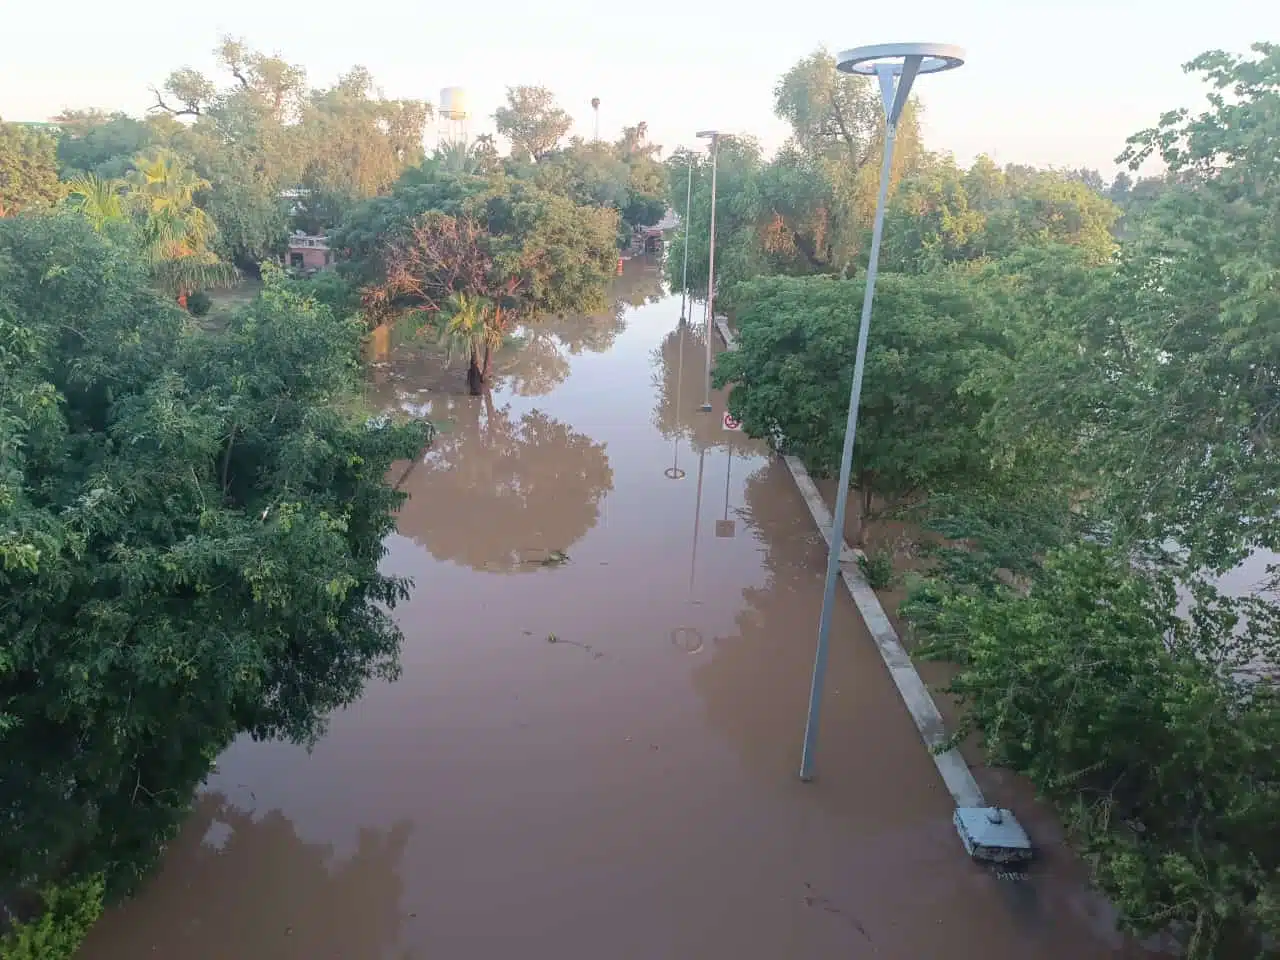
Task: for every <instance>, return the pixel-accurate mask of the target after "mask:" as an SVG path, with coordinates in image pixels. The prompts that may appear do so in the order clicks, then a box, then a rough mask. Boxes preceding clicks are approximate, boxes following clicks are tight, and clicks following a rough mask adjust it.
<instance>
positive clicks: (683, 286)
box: [680, 150, 693, 343]
mask: <svg viewBox="0 0 1280 960" xmlns="http://www.w3.org/2000/svg"><path fill="white" fill-rule="evenodd" d="M692 204H693V151H692V150H690V151H689V183H688V185H687V186H686V187H685V190H684V276H683V277H682V278H681V280H680V322H681V323H683V322H684V321H685V320H686V319H688V317H687V316H686V314H685V310H684V305H685V295H686V294H687V293H688V292H689V223H690V221H689V214H690V213H691V212H692ZM682 343H683V341H682Z"/></svg>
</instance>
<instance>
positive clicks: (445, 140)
mask: <svg viewBox="0 0 1280 960" xmlns="http://www.w3.org/2000/svg"><path fill="white" fill-rule="evenodd" d="M470 120H471V112H470V110H469V109H468V106H467V91H466V90H464V89H463V88H462V87H445V88H444V89H442V90H441V91H440V107H439V109H438V110H437V111H436V124H437V127H436V131H437V137H436V146H438V147H444V146H445V145H446V144H449V143H463V144H465V143H467V142H468V139H469V138H468V135H467V134H468V130H467V127H468V124H469V122H470Z"/></svg>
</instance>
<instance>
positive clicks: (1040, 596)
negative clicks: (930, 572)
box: [904, 544, 1280, 960]
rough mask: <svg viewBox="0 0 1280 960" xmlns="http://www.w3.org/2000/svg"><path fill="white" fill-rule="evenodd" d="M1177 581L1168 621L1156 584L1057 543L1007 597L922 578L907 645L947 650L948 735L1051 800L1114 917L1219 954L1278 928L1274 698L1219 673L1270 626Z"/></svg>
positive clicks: (1230, 673)
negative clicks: (953, 716)
mask: <svg viewBox="0 0 1280 960" xmlns="http://www.w3.org/2000/svg"><path fill="white" fill-rule="evenodd" d="M1194 592H1195V602H1194V606H1193V610H1192V614H1191V615H1190V616H1189V617H1187V618H1185V619H1184V618H1180V617H1179V616H1178V610H1177V608H1178V596H1177V592H1176V590H1175V587H1174V584H1173V581H1172V580H1170V579H1169V578H1167V577H1163V576H1160V575H1155V574H1144V573H1140V572H1138V571H1135V570H1134V569H1133V567H1132V566H1131V565H1130V564H1129V562H1128V561H1127V560H1126V559H1124V558H1122V557H1117V556H1115V555H1113V554H1111V553H1108V552H1107V551H1106V550H1104V549H1103V548H1101V547H1099V546H1096V545H1084V544H1081V545H1075V546H1072V547H1069V548H1066V549H1064V550H1061V551H1057V552H1054V553H1052V554H1050V555H1049V557H1048V558H1047V560H1046V562H1045V565H1044V567H1043V570H1042V571H1041V572H1040V574H1039V576H1038V578H1037V580H1036V582H1035V584H1034V585H1033V586H1032V587H1031V589H1030V590H1029V591H1028V592H1026V593H1025V594H1024V593H1021V592H1017V591H1014V590H1011V589H1007V588H1004V589H998V590H993V591H987V592H976V591H972V590H954V589H951V590H949V589H947V588H946V587H945V585H940V584H938V583H936V582H934V583H931V584H928V585H927V586H926V588H925V590H924V596H923V597H922V598H921V599H922V600H923V607H924V609H925V610H926V611H927V612H928V617H927V623H928V626H927V629H926V630H925V636H926V639H927V643H926V644H925V646H924V648H923V652H924V655H926V656H934V657H946V658H948V659H951V660H954V661H956V662H958V663H960V664H962V668H961V670H960V672H959V674H958V675H957V676H956V678H955V680H954V681H953V683H952V685H951V690H952V691H953V692H954V693H956V694H957V695H958V696H959V697H960V699H961V700H962V701H963V702H964V703H965V704H966V705H967V708H968V709H967V711H966V713H965V716H964V720H963V722H962V724H961V726H960V728H959V729H958V730H957V732H956V739H957V740H959V739H960V738H962V737H963V736H965V735H966V734H967V733H968V732H970V731H972V730H978V731H980V732H981V733H982V735H983V737H984V740H985V745H986V748H987V750H988V751H989V752H990V755H991V758H992V760H993V761H994V762H995V763H997V764H1001V765H1004V766H1008V767H1010V768H1012V769H1014V770H1016V771H1018V772H1019V773H1023V774H1025V775H1026V776H1028V777H1029V778H1030V779H1031V781H1032V782H1033V783H1034V784H1035V786H1036V787H1037V788H1038V790H1039V791H1040V792H1041V793H1042V794H1043V795H1045V796H1046V797H1048V798H1049V799H1051V800H1052V801H1053V802H1054V803H1055V804H1056V805H1057V807H1058V809H1059V811H1060V812H1061V813H1062V815H1063V817H1064V819H1065V820H1066V822H1067V825H1068V827H1069V828H1070V829H1071V830H1072V832H1073V834H1074V836H1075V839H1076V841H1077V844H1078V847H1079V849H1080V850H1081V851H1082V853H1083V854H1084V855H1085V856H1086V858H1087V860H1088V861H1089V862H1090V863H1091V865H1092V868H1093V873H1094V877H1095V880H1096V882H1097V883H1098V885H1099V886H1100V887H1101V888H1102V889H1103V890H1104V891H1105V892H1106V893H1107V894H1108V895H1110V896H1111V898H1112V899H1113V900H1114V902H1115V903H1116V905H1117V907H1118V908H1119V910H1120V913H1121V918H1122V922H1123V924H1124V925H1125V926H1126V927H1127V928H1129V929H1131V930H1133V931H1136V932H1137V933H1140V934H1151V933H1155V932H1158V931H1161V930H1164V929H1170V930H1172V932H1173V933H1174V934H1175V935H1176V936H1178V938H1179V939H1180V940H1181V941H1182V942H1183V943H1184V944H1185V946H1186V948H1187V956H1188V957H1190V958H1193V960H1196V958H1209V957H1221V958H1224V960H1225V958H1236V957H1243V956H1247V955H1256V954H1255V953H1247V952H1246V950H1257V949H1259V944H1260V943H1261V941H1262V937H1263V936H1264V935H1265V934H1267V933H1269V934H1270V935H1271V936H1272V937H1274V936H1275V935H1276V933H1277V932H1280V837H1278V835H1277V833H1276V824H1277V823H1280V762H1278V761H1280V699H1278V698H1277V694H1276V691H1275V690H1274V689H1270V688H1267V687H1261V686H1259V687H1253V688H1249V687H1246V686H1243V685H1242V684H1241V683H1240V682H1239V681H1237V680H1236V679H1235V671H1236V670H1237V669H1238V668H1239V667H1240V666H1241V665H1242V664H1243V663H1245V662H1246V661H1248V660H1250V659H1251V658H1254V657H1257V656H1259V655H1264V656H1266V655H1269V656H1271V657H1274V656H1275V653H1276V650H1275V646H1276V644H1275V641H1274V640H1273V639H1269V638H1273V637H1275V635H1276V634H1275V622H1274V616H1273V615H1272V614H1271V613H1270V612H1269V611H1267V610H1266V609H1265V608H1263V607H1262V605H1260V604H1259V603H1257V602H1254V601H1228V600H1226V599H1224V598H1221V597H1218V596H1217V595H1216V594H1214V592H1213V591H1212V590H1211V589H1209V588H1207V587H1206V586H1205V585H1203V584H1198V585H1195V587H1194ZM904 612H905V613H907V615H908V616H909V617H910V616H911V615H912V607H911V606H910V605H909V606H908V607H906V608H904ZM1242 614H1246V615H1247V617H1248V620H1247V626H1246V625H1244V623H1243V622H1242V620H1241V615H1242Z"/></svg>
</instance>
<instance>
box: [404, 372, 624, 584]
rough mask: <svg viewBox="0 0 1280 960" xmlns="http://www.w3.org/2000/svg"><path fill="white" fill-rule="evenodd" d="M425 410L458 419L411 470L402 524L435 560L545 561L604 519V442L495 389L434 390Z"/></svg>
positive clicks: (609, 474) (525, 564)
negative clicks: (463, 393)
mask: <svg viewBox="0 0 1280 960" xmlns="http://www.w3.org/2000/svg"><path fill="white" fill-rule="evenodd" d="M426 416H428V417H430V419H432V420H433V421H435V422H437V423H440V422H447V421H450V420H451V421H453V423H452V427H451V429H450V431H449V432H448V433H441V434H440V435H439V436H438V437H437V438H436V441H435V444H434V446H433V447H432V449H431V451H430V452H429V453H428V454H427V455H426V457H425V458H424V459H423V460H422V461H421V462H419V463H417V464H415V465H414V466H413V467H412V468H411V469H410V470H409V471H408V473H407V474H406V475H405V477H404V479H403V481H402V483H401V489H402V490H404V491H405V492H406V493H408V494H409V497H410V499H409V501H408V502H407V503H406V504H405V505H404V506H403V507H402V508H401V510H400V515H399V520H398V526H399V530H400V532H401V533H402V534H404V535H405V536H409V537H412V538H413V539H414V540H415V541H416V542H417V543H419V544H421V545H422V546H423V547H425V548H426V549H427V550H429V551H430V552H431V554H432V556H434V557H436V558H437V559H439V560H450V561H453V562H454V563H460V564H463V565H465V566H469V567H472V568H473V569H476V570H486V571H491V572H501V573H510V572H528V571H534V570H537V569H539V568H540V567H541V566H542V565H543V564H544V563H546V562H549V561H551V560H553V559H554V557H555V555H556V554H557V553H567V552H568V551H569V549H570V548H571V547H572V546H573V544H575V543H576V542H577V541H578V540H580V539H581V538H582V537H583V536H584V535H585V534H586V533H587V531H589V530H590V529H591V528H592V527H594V526H595V525H596V523H597V521H598V520H599V518H600V503H601V500H602V499H603V498H604V496H605V495H606V494H607V493H608V492H609V490H610V489H611V488H612V487H613V471H612V469H611V468H610V466H609V457H608V455H607V454H606V452H605V448H604V445H603V444H600V443H597V442H595V441H594V440H592V439H591V438H590V437H588V436H586V435H585V434H581V433H577V432H576V431H574V430H572V429H570V428H569V427H568V426H566V425H565V424H563V423H561V422H560V421H558V420H556V419H555V418H553V417H550V416H548V415H547V414H546V413H543V412H542V411H540V410H530V411H528V412H526V413H523V414H515V413H513V412H512V410H511V407H510V405H509V404H508V405H505V406H503V407H497V406H496V405H495V404H494V402H493V399H492V396H486V397H484V398H482V399H481V398H469V397H457V396H436V397H433V398H432V400H431V402H430V403H429V405H428V409H427V412H426Z"/></svg>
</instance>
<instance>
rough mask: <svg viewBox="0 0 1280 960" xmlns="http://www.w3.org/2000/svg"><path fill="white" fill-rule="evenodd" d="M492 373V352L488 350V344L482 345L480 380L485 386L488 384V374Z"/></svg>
mask: <svg viewBox="0 0 1280 960" xmlns="http://www.w3.org/2000/svg"><path fill="white" fill-rule="evenodd" d="M492 372H493V351H492V350H491V349H489V344H487V343H486V344H485V345H484V369H483V370H482V371H481V372H480V377H481V379H483V380H484V382H485V383H486V384H487V383H488V382H489V374H491V373H492Z"/></svg>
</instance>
